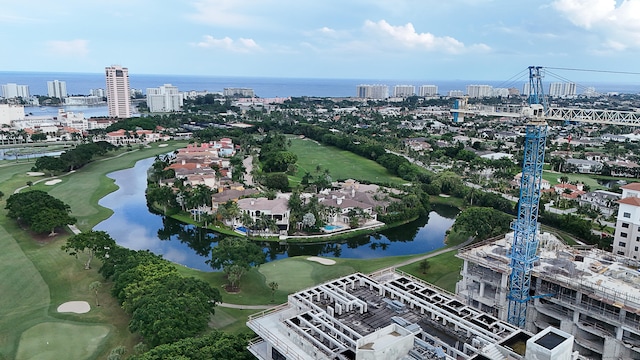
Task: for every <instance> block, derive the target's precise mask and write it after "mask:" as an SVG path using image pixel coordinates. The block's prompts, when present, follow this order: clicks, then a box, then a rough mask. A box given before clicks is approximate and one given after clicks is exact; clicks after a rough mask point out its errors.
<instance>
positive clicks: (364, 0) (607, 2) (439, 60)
mask: <svg viewBox="0 0 640 360" xmlns="http://www.w3.org/2000/svg"><path fill="white" fill-rule="evenodd" d="M0 9H1V10H0V36H1V38H2V41H1V42H0V49H2V51H1V53H2V56H0V71H43V72H86V73H101V72H102V71H103V70H104V67H105V66H109V65H112V64H120V65H123V66H126V67H128V68H129V71H130V73H133V72H136V73H141V74H181V75H182V74H183V75H210V76H248V77H255V76H259V77H293V78H332V79H336V78H345V79H434V80H447V79H448V80H472V79H473V80H505V81H506V80H508V79H510V78H511V77H513V76H518V74H521V72H522V71H523V70H526V69H527V67H528V66H531V65H536V66H545V67H549V68H578V69H592V70H604V71H620V72H640V69H639V68H638V66H637V64H638V63H640V61H638V58H639V57H640V56H639V55H640V0H618V1H616V0H446V1H443V0H435V1H433V0H180V1H178V0H82V1H79V0H61V1H51V0H24V1H15V0H0ZM550 71H554V73H557V74H559V75H560V76H566V77H567V78H569V79H576V80H592V81H599V80H616V81H619V80H625V81H632V82H636V83H638V82H640V75H629V74H627V75H622V74H617V75H614V74H610V73H609V74H604V73H597V72H581V71H573V72H567V71H560V70H558V71H556V70H550ZM636 79H637V80H636Z"/></svg>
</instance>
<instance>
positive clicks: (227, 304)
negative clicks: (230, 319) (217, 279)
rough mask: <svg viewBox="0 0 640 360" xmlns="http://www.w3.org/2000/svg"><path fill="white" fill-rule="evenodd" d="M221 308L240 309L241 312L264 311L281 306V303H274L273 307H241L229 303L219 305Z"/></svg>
mask: <svg viewBox="0 0 640 360" xmlns="http://www.w3.org/2000/svg"><path fill="white" fill-rule="evenodd" d="M216 305H218V306H220V307H224V308H231V309H240V310H264V309H270V308H272V307H274V306H278V305H280V304H279V303H273V304H271V305H240V304H229V303H224V302H223V303H218V304H216Z"/></svg>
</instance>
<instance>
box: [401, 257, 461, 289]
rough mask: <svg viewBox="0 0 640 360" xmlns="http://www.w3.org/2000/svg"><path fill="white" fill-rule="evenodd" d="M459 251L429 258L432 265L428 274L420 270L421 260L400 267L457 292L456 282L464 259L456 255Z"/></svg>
mask: <svg viewBox="0 0 640 360" xmlns="http://www.w3.org/2000/svg"><path fill="white" fill-rule="evenodd" d="M457 253H458V252H457V251H448V252H446V253H443V254H440V255H437V256H434V257H432V258H430V259H428V260H427V261H428V262H429V264H430V266H429V270H427V273H426V274H423V273H422V272H421V271H420V270H419V268H418V266H419V265H418V264H419V262H414V263H412V264H409V265H406V266H403V267H401V268H399V269H400V270H402V271H405V272H407V273H409V274H411V275H413V276H415V277H417V278H420V279H422V280H424V281H426V282H428V283H431V284H434V285H436V286H438V287H441V288H443V289H445V290H448V291H450V292H455V290H456V282H458V280H460V269H461V268H462V263H463V261H462V259H458V258H457V257H456V256H455V255H456V254H457Z"/></svg>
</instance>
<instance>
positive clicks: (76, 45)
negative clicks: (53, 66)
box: [47, 39, 89, 57]
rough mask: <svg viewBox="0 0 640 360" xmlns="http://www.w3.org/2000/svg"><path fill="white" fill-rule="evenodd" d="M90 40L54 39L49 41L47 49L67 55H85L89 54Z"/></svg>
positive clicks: (59, 54) (57, 53)
mask: <svg viewBox="0 0 640 360" xmlns="http://www.w3.org/2000/svg"><path fill="white" fill-rule="evenodd" d="M88 46H89V41H87V40H82V39H76V40H68V41H64V40H52V41H48V42H47V50H48V52H49V53H50V54H52V55H56V56H65V57H78V56H80V57H84V56H87V54H89V47H88Z"/></svg>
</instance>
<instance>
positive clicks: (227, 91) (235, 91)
mask: <svg viewBox="0 0 640 360" xmlns="http://www.w3.org/2000/svg"><path fill="white" fill-rule="evenodd" d="M222 94H223V95H224V96H229V97H233V96H239V97H255V96H256V94H255V92H254V91H253V89H250V88H224V89H223V91H222Z"/></svg>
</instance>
